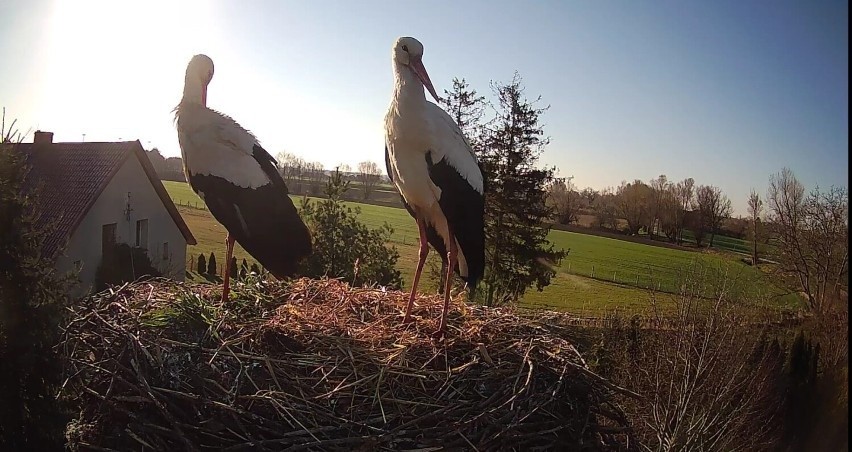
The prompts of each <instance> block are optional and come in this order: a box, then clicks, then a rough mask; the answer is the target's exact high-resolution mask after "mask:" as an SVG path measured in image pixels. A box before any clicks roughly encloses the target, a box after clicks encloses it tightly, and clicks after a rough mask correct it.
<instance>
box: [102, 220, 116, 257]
mask: <svg viewBox="0 0 852 452" xmlns="http://www.w3.org/2000/svg"><path fill="white" fill-rule="evenodd" d="M115 227H116V223H110V224H105V225H103V227H102V228H101V255H103V254H105V253H107V252H108V251H109V250H111V249H112V247H113V245H115Z"/></svg>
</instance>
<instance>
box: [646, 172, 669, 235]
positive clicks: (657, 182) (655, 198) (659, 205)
mask: <svg viewBox="0 0 852 452" xmlns="http://www.w3.org/2000/svg"><path fill="white" fill-rule="evenodd" d="M650 187H651V199H650V200H649V202H648V237H650V238H651V239H652V240H653V239H654V234H655V233H656V232H657V227H658V224H659V223H660V217H661V216H662V214H663V210H664V208H665V207H666V205H665V201H666V199H665V198H666V192H667V191H668V188H669V181H668V179H667V178H666V175H665V174H660V176H659V177H657V178H656V179H651V185H650Z"/></svg>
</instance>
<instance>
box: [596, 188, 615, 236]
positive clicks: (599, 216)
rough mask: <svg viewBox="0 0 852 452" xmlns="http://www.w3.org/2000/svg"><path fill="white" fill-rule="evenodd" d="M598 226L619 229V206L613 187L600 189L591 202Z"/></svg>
mask: <svg viewBox="0 0 852 452" xmlns="http://www.w3.org/2000/svg"><path fill="white" fill-rule="evenodd" d="M591 207H592V211H594V213H595V222H596V223H597V225H596V226H597V227H598V228H608V229H612V230H616V229H618V207H617V206H616V199H615V194H614V193H613V190H612V187H607V188H605V189H603V190H601V191H600V193H599V195H598V196H596V197H595V199H594V202H592V204H591Z"/></svg>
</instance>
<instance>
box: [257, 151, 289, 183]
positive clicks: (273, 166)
mask: <svg viewBox="0 0 852 452" xmlns="http://www.w3.org/2000/svg"><path fill="white" fill-rule="evenodd" d="M252 157H254V159H255V160H256V161H257V164H258V165H260V169H262V170H263V172H264V173H265V174H266V177H268V178H269V180H270V181H272V185H273V186H275V188H277V189H278V190H280V191H281V192H282V193H284V194H285V195H288V194H290V191H289V190H287V184H286V183H284V179H283V178H282V177H281V173H279V172H278V162H277V161H276V160H275V159H274V158H272V156H271V155H269V152H266V149H263V148H262V147H261V146H260V145H259V144H257V143H255V145H254V147H253V148H252Z"/></svg>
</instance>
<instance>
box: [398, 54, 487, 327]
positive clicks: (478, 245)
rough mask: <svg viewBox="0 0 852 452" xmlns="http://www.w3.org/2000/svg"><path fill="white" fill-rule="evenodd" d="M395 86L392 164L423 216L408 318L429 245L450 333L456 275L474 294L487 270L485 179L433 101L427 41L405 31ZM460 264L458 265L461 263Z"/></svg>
mask: <svg viewBox="0 0 852 452" xmlns="http://www.w3.org/2000/svg"><path fill="white" fill-rule="evenodd" d="M392 57H393V74H394V90H393V98H392V99H391V103H390V107H389V108H388V112H387V115H386V116H385V164H386V165H387V172H388V177H390V179H391V180H392V181H393V183H394V185H396V188H397V189H398V190H399V193H400V196H401V197H402V202H403V204H404V205H405V208H406V209H407V210H408V213H410V214H411V216H412V217H414V219H415V220H416V221H417V229H418V231H419V233H420V260H419V261H418V263H417V270H416V272H415V274H414V282H413V284H412V287H411V295H410V297H409V299H408V306H407V307H406V310H405V318H404V319H403V322H408V321H409V320H410V316H411V307H412V305H413V304H414V297H415V293H416V291H417V283H418V282H419V280H420V273H421V272H422V271H423V264H424V262H425V261H426V256H427V255H428V253H429V244H431V245H432V246H433V247H435V250H436V251H437V252H438V253H440V254H441V259H442V261H443V262H444V264H445V267H446V270H447V273H446V282H445V284H446V285H445V287H444V310H443V311H442V314H441V323H440V327H439V328H438V331H437V332H436V335H438V336H440V335H442V334H443V333H444V330H445V329H446V325H447V319H446V317H447V310H448V308H449V305H450V288H451V287H452V280H453V278H452V276H453V273H454V272H457V273H458V274H459V276H461V278H462V279H463V280H464V281H465V282H466V283H467V286H468V288H469V290H470V293H471V295H472V294H473V293H474V291H475V289H476V284H477V282H478V281H479V280H480V279H481V278H482V275H483V273H484V271H485V235H484V220H483V213H484V210H485V198H484V194H485V190H484V188H485V187H484V183H485V180H484V178H483V176H482V171H481V169H480V167H479V164H478V162H477V161H476V156H475V155H474V153H473V150H472V149H471V147H470V144H469V143H468V142H467V139H465V137H464V135H463V134H462V132H461V130H460V129H459V126H458V125H457V124H456V123H455V121H453V119H452V118H451V117H450V115H448V114H447V113H446V112H445V111H444V110H442V109H441V107H439V106H437V105H436V104H433V103H432V102H429V101H428V100H426V95H425V92H424V90H423V88H424V87H426V89H428V90H429V93H430V94H432V97H434V98H435V100H436V101H437V100H439V98H438V95H437V94H436V93H435V88H434V87H433V86H432V82H431V81H430V80H429V74H428V73H427V72H426V68H425V67H424V66H423V60H422V58H423V45H422V44H421V43H420V41H418V40H416V39H414V38H411V37H401V38H398V39H397V40H396V42H395V43H394V45H393V51H392ZM456 264H458V268H456Z"/></svg>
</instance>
